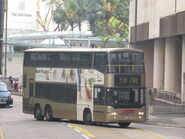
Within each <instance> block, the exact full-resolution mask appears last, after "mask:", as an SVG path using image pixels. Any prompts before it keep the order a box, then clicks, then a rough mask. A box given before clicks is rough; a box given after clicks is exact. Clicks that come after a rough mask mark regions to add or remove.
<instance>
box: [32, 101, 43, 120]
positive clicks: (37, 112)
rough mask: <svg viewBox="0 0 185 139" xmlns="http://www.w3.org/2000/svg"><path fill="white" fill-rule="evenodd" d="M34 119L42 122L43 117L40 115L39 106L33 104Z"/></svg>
mask: <svg viewBox="0 0 185 139" xmlns="http://www.w3.org/2000/svg"><path fill="white" fill-rule="evenodd" d="M34 118H36V119H37V120H38V121H41V120H44V116H43V115H42V111H41V107H40V104H38V103H37V104H35V106H34Z"/></svg>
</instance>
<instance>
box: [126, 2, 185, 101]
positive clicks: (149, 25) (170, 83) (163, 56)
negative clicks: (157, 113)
mask: <svg viewBox="0 0 185 139" xmlns="http://www.w3.org/2000/svg"><path fill="white" fill-rule="evenodd" d="M129 26H130V36H129V38H130V46H131V47H135V48H139V49H143V50H144V52H145V63H146V84H147V88H157V89H158V90H164V91H166V92H172V93H177V94H180V96H181V101H182V102H185V3H184V0H130V25H129Z"/></svg>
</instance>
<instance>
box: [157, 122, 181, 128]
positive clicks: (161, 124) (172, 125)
mask: <svg viewBox="0 0 185 139" xmlns="http://www.w3.org/2000/svg"><path fill="white" fill-rule="evenodd" d="M158 125H160V126H168V127H180V128H183V126H181V125H175V124H163V123H158Z"/></svg>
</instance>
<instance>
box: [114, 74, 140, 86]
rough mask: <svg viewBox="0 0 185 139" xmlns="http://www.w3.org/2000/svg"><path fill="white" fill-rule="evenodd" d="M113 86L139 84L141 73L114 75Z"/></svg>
mask: <svg viewBox="0 0 185 139" xmlns="http://www.w3.org/2000/svg"><path fill="white" fill-rule="evenodd" d="M115 86H141V75H115Z"/></svg>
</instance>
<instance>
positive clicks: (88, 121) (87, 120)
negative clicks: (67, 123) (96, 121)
mask: <svg viewBox="0 0 185 139" xmlns="http://www.w3.org/2000/svg"><path fill="white" fill-rule="evenodd" d="M83 121H84V123H85V124H87V125H89V124H92V114H91V112H90V111H89V110H87V111H85V112H84V116H83Z"/></svg>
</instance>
